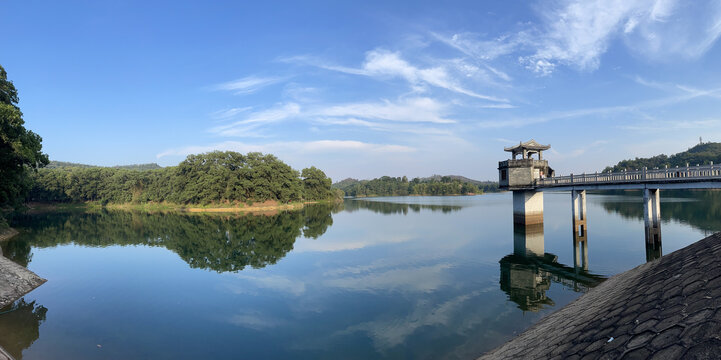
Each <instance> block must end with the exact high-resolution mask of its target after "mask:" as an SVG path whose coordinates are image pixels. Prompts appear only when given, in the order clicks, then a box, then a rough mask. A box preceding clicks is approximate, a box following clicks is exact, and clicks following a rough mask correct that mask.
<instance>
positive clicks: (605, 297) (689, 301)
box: [481, 233, 721, 359]
mask: <svg viewBox="0 0 721 360" xmlns="http://www.w3.org/2000/svg"><path fill="white" fill-rule="evenodd" d="M618 358H621V359H680V358H683V359H719V358H721V233H718V234H714V235H712V236H709V237H707V238H705V239H703V240H700V241H698V242H696V243H694V244H692V245H689V246H687V247H685V248H683V249H681V250H678V251H675V252H673V253H671V254H668V255H666V256H663V257H661V258H660V259H658V260H655V261H652V262H650V263H646V264H644V265H641V266H638V267H636V268H634V269H632V270H629V271H626V272H624V273H622V274H618V275H616V276H614V277H612V278H610V279H608V280H607V281H605V282H604V283H602V284H601V285H599V286H597V287H595V288H593V289H592V290H590V291H589V292H588V293H587V294H585V295H583V296H581V297H580V298H578V299H576V300H575V301H574V302H572V303H570V304H568V305H567V306H565V307H563V308H562V309H560V310H558V311H556V312H554V313H553V314H551V315H549V316H547V317H545V318H544V319H542V320H541V321H539V322H538V323H537V324H536V325H534V326H532V327H531V328H529V329H528V330H526V331H525V332H523V333H522V334H521V335H519V336H518V337H516V338H515V339H513V340H511V341H509V342H507V343H506V344H504V345H502V346H501V347H499V348H497V349H495V350H493V351H491V352H489V353H488V354H486V355H484V356H482V357H481V359H618Z"/></svg>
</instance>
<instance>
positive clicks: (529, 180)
mask: <svg viewBox="0 0 721 360" xmlns="http://www.w3.org/2000/svg"><path fill="white" fill-rule="evenodd" d="M550 148H551V145H541V144H539V143H537V142H536V141H535V140H530V141H526V142H522V143H519V144H518V145H516V146H511V147H507V148H504V149H503V150H505V151H508V152H510V153H511V154H513V155H512V157H511V159H509V160H506V161H499V162H498V185H499V187H500V188H501V189H502V190H514V191H515V190H532V189H533V188H534V186H535V185H534V181H535V180H536V179H538V178H541V177H552V176H553V175H554V172H553V169H551V168H550V167H548V161H546V160H543V154H542V152H543V151H544V150H548V149H550ZM534 154H538V159H534V158H533V157H532V156H533V155H534ZM519 155H520V156H521V158H520V159H517V157H518V156H519Z"/></svg>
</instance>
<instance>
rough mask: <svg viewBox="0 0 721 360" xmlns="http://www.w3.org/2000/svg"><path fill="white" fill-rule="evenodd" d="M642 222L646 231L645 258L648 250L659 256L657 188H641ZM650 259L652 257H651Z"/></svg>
mask: <svg viewBox="0 0 721 360" xmlns="http://www.w3.org/2000/svg"><path fill="white" fill-rule="evenodd" d="M643 222H644V230H645V233H646V250H647V251H646V254H647V256H646V258H647V259H649V250H650V251H651V252H653V253H654V254H656V253H657V255H658V256H656V257H655V258H657V257H660V256H661V200H660V191H659V189H644V190H643ZM651 260H652V259H651Z"/></svg>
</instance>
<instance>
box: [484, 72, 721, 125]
mask: <svg viewBox="0 0 721 360" xmlns="http://www.w3.org/2000/svg"><path fill="white" fill-rule="evenodd" d="M637 82H638V81H637ZM649 85H651V84H649ZM653 85H654V86H655V85H656V84H653ZM677 87H678V88H679V89H681V90H683V93H682V94H681V95H676V96H669V97H663V98H657V99H651V100H646V101H641V102H638V103H635V104H629V105H617V106H604V107H596V108H587V109H575V110H568V111H556V112H551V113H548V114H545V115H541V116H536V117H527V118H522V119H521V118H510V119H506V120H505V121H504V120H498V119H496V120H493V121H481V122H479V123H478V124H477V125H478V126H479V127H482V128H502V127H522V126H527V125H529V124H538V123H544V122H548V121H552V120H561V119H570V118H576V117H582V116H592V115H603V114H612V113H618V112H638V111H640V110H642V109H652V108H662V107H666V106H669V105H674V104H678V103H683V102H687V101H690V100H693V99H696V98H702V97H711V98H719V97H721V88H717V89H710V90H705V89H693V88H688V87H683V86H677Z"/></svg>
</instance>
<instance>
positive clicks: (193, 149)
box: [156, 140, 416, 159]
mask: <svg viewBox="0 0 721 360" xmlns="http://www.w3.org/2000/svg"><path fill="white" fill-rule="evenodd" d="M214 150H219V151H238V152H241V153H247V152H263V153H273V154H276V155H277V154H292V153H296V154H297V153H327V152H360V153H363V152H367V153H374V154H383V153H410V152H414V151H415V150H416V149H414V148H412V147H409V146H405V145H396V144H377V143H368V142H362V141H356V140H315V141H284V142H271V143H266V144H250V143H243V142H239V141H224V142H221V143H217V144H212V145H200V146H186V147H181V148H176V149H168V150H165V151H163V152H161V153H159V154H157V155H156V157H157V158H158V159H160V158H163V157H166V156H187V155H190V154H200V153H205V152H209V151H214Z"/></svg>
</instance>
